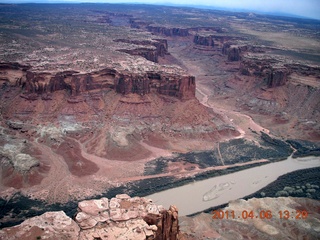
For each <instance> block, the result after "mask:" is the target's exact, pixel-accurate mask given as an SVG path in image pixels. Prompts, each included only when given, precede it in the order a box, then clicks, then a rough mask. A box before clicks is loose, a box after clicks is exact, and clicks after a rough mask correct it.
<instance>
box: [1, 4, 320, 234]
mask: <svg viewBox="0 0 320 240" xmlns="http://www.w3.org/2000/svg"><path fill="white" fill-rule="evenodd" d="M35 12H37V13H36V17H35V16H34V15H33V13H35ZM1 13H2V16H3V17H2V18H1V20H0V24H1V28H0V85H1V87H0V100H1V105H0V111H1V115H0V142H1V144H0V163H1V169H0V179H1V180H0V197H1V199H2V200H3V202H6V204H5V205H10V204H9V202H10V201H13V202H14V201H16V197H17V196H20V195H21V196H23V197H27V198H28V199H31V200H32V201H41V204H40V205H41V206H42V204H44V205H43V206H46V205H45V204H53V205H54V204H68V203H70V202H72V204H73V205H74V204H75V203H76V202H78V201H82V200H84V199H89V198H97V196H100V197H107V198H110V199H111V198H112V197H114V196H116V195H117V194H122V193H125V194H129V195H132V194H134V195H135V194H137V193H138V194H139V195H140V196H141V197H142V196H145V195H147V194H151V193H153V192H155V191H159V190H160V189H163V188H164V189H166V188H168V187H170V186H171V187H173V186H175V184H180V183H182V182H184V181H185V182H190V181H192V179H202V178H206V176H207V175H208V176H209V175H210V174H215V172H219V171H223V169H224V170H225V171H226V173H228V171H231V172H232V171H237V169H238V168H239V170H241V169H245V168H247V167H253V166H256V165H263V164H267V163H271V162H275V161H280V160H283V159H286V158H288V157H289V156H290V155H292V154H293V156H295V154H296V155H297V156H299V154H301V156H303V155H314V156H319V153H320V143H319V140H320V123H319V119H320V108H319V106H320V98H319V96H320V84H319V82H320V66H319V61H320V48H319V44H318V43H319V33H318V32H316V31H314V29H315V28H317V27H319V25H320V24H319V22H318V21H316V20H314V21H313V20H304V19H291V18H285V17H275V16H265V15H252V14H251V15H250V14H248V13H232V12H224V11H217V10H201V9H193V8H190V9H189V8H179V7H166V6H157V7H156V6H151V5H150V6H149V5H146V6H140V5H128V6H126V7H125V8H123V6H122V5H117V4H105V5H102V7H98V6H97V5H95V4H84V5H83V4H79V5H77V4H75V5H73V4H70V5H63V4H62V5H60V4H54V5H52V6H50V7H49V6H48V5H45V4H26V5H10V4H8V5H3V7H2V8H1ZM47 16H50V21H49V20H48V18H47ZM163 16H165V17H163ZM221 169H222V170H221ZM310 181H316V180H315V178H312V179H311V180H310ZM308 196H309V195H308ZM310 196H311V195H310ZM310 196H309V197H310ZM270 197H271V196H270ZM311 197H312V196H311ZM21 199H22V198H21ZM99 201H100V200H99ZM101 201H104V200H101ZM139 201H140V200H139ZM249 201H250V200H249ZM299 201H300V200H299ZM306 201H308V200H306ZM172 204H175V203H172ZM284 204H286V203H284ZM5 205H3V208H5ZM53 205H52V206H53ZM39 208H40V207H39ZM177 208H178V209H179V206H177ZM19 211H20V210H19ZM19 211H18V212H19ZM21 212H23V211H22V210H21V211H20V212H19V213H17V214H16V213H12V211H11V210H8V211H3V215H2V216H1V219H0V224H6V222H10V221H11V220H12V219H15V221H16V222H15V223H17V222H21V221H22V220H24V219H25V218H24V217H23V216H22V215H23V214H21ZM38 213H39V212H38ZM15 214H16V215H15ZM85 214H87V213H83V214H82V215H85ZM110 214H111V213H110ZM58 215H59V216H60V217H61V218H63V219H65V218H66V217H67V216H64V215H63V213H59V214H58ZM68 215H69V214H68ZM80 215H81V214H80ZM69 216H70V215H69ZM43 217H44V218H52V216H50V214H49V215H48V216H47V215H43ZM53 218H55V217H53ZM99 218H101V216H99ZM36 221H38V220H36ZM63 221H68V222H70V221H71V220H69V219H65V220H63ZM72 221H73V220H72ZM72 221H71V222H72ZM84 221H85V222H86V221H89V222H93V220H88V219H86V220H84ZM94 221H96V220H94ZM139 221H140V220H139ZM150 221H151V220H150ZM143 224H145V223H143ZM148 224H149V223H148ZM78 225H80V227H81V224H80V223H78ZM78 225H77V224H75V223H73V222H72V229H75V231H79V226H78ZM149 225H150V224H149ZM151 225H152V224H151ZM155 225H157V224H155ZM5 226H7V225H5ZM143 226H145V227H146V225H143ZM0 227H1V225H0ZM91 227H93V226H91ZM115 228H116V227H115ZM142 228H143V229H145V228H144V227H142ZM147 228H148V229H147ZM147 228H146V229H147V230H143V231H140V232H136V233H137V234H138V235H139V234H141V236H142V235H143V234H144V233H145V232H146V231H147V232H148V234H149V233H150V234H151V232H152V231H153V230H152V229H156V228H154V227H147ZM157 229H159V226H157ZM38 230H39V229H35V231H36V232H38ZM39 231H40V230H39ZM97 231H98V230H97ZM99 231H100V230H99ZM155 231H156V230H155ZM188 231H189V230H188ZM92 232H96V230H94V231H92ZM92 232H91V233H90V234H93V233H92ZM72 234H73V233H72ZM88 234H89V232H88ZM152 234H155V233H154V231H153V232H152ZM157 234H158V235H159V233H157ZM174 234H177V231H176V232H175V233H174ZM76 235H77V234H76ZM90 236H91V235H90ZM92 236H93V235H92ZM92 236H91V237H92ZM150 236H151V235H150ZM129 238H132V239H134V237H133V236H131V237H129ZM145 238H146V235H143V236H142V239H145ZM75 239H76V238H75ZM102 239H103V238H102ZM150 239H152V238H150ZM159 239H166V237H160V238H159ZM172 239H174V238H172ZM186 239H189V238H186Z"/></svg>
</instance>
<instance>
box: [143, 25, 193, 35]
mask: <svg viewBox="0 0 320 240" xmlns="http://www.w3.org/2000/svg"><path fill="white" fill-rule="evenodd" d="M147 30H148V31H149V32H152V33H155V34H160V35H164V36H168V37H172V36H179V37H187V36H189V30H188V29H186V28H167V27H159V26H147Z"/></svg>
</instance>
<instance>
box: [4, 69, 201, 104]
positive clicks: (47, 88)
mask: <svg viewBox="0 0 320 240" xmlns="http://www.w3.org/2000/svg"><path fill="white" fill-rule="evenodd" d="M0 67H1V68H2V74H0V81H2V82H3V84H4V85H5V84H11V85H15V86H20V87H21V88H22V89H23V94H21V97H23V98H26V99H28V100H36V99H38V98H39V97H40V96H41V97H42V99H43V100H49V99H50V94H52V93H53V92H55V91H60V90H65V91H67V92H68V93H69V94H70V96H78V95H80V94H81V93H83V92H86V91H91V90H96V89H114V90H115V91H116V92H117V93H121V94H129V93H136V94H140V95H144V94H148V93H150V92H152V91H154V92H156V93H159V94H162V95H167V96H172V97H176V98H179V99H182V100H187V99H193V98H195V77H193V76H188V75H178V74H174V73H165V72H153V71H150V72H144V73H130V72H127V71H123V72H120V71H117V70H115V69H111V68H110V69H109V68H106V69H103V70H100V71H95V72H91V73H78V72H75V71H65V72H58V73H49V72H32V71H31V70H30V69H29V70H27V69H26V67H25V66H22V65H18V64H13V65H10V64H7V63H5V64H0ZM8 71H15V72H16V73H15V75H14V76H17V75H18V76H19V77H9V75H10V74H8Z"/></svg>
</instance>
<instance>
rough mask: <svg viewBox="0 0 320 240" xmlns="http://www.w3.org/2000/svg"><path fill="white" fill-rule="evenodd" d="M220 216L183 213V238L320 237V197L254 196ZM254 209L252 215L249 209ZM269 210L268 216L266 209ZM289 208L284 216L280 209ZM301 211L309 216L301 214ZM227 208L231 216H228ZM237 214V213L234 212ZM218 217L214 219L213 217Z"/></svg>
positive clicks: (232, 206)
mask: <svg viewBox="0 0 320 240" xmlns="http://www.w3.org/2000/svg"><path fill="white" fill-rule="evenodd" d="M215 211H223V214H224V215H222V213H220V215H219V216H218V217H215V216H214V213H210V214H209V213H201V214H199V215H197V216H194V217H180V218H179V221H180V230H181V232H182V233H184V234H183V237H184V239H299V238H304V239H310V240H311V239H318V238H319V237H320V229H319V201H315V200H310V199H305V198H283V197H281V198H261V199H257V198H253V199H250V200H247V201H246V200H242V199H240V200H235V201H233V202H230V203H229V204H228V206H227V207H225V208H222V209H217V210H215ZM251 211H252V213H253V215H252V216H251V217H248V218H247V217H246V215H245V214H246V213H245V212H248V213H250V212H251ZM267 211H269V214H270V215H268V216H267V217H265V216H264V213H265V212H267ZM280 211H281V212H284V211H288V212H289V213H290V214H289V216H286V217H284V215H281V214H280V213H279V212H280ZM300 211H301V212H302V211H304V214H305V215H307V216H304V217H302V214H301V215H299V214H300ZM227 212H228V213H229V217H228V218H227V217H226V215H227ZM233 214H234V216H233ZM213 218H215V219H213Z"/></svg>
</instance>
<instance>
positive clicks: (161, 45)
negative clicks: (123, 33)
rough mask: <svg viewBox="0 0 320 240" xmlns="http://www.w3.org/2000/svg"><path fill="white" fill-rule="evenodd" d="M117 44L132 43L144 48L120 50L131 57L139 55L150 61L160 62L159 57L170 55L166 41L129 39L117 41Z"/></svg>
mask: <svg viewBox="0 0 320 240" xmlns="http://www.w3.org/2000/svg"><path fill="white" fill-rule="evenodd" d="M115 42H123V43H130V44H135V45H140V46H144V47H140V48H135V49H120V50H119V51H121V52H125V53H128V54H131V55H138V56H142V57H144V58H146V59H147V60H149V61H152V62H155V63H157V62H158V57H159V56H160V57H164V56H165V55H166V54H169V53H168V43H167V40H166V39H153V41H149V40H129V39H116V40H115Z"/></svg>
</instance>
